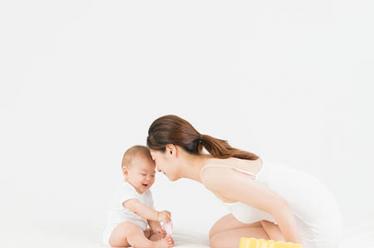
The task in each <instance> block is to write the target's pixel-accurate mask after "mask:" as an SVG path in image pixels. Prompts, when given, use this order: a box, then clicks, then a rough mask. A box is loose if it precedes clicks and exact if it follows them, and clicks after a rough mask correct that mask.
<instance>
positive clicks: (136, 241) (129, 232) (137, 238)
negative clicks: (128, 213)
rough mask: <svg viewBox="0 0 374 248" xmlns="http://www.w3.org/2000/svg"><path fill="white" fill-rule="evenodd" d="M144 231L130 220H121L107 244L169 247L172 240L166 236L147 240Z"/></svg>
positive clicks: (113, 245) (156, 247)
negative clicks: (156, 239) (155, 239)
mask: <svg viewBox="0 0 374 248" xmlns="http://www.w3.org/2000/svg"><path fill="white" fill-rule="evenodd" d="M146 235H147V236H148V235H149V234H148V233H145V232H143V231H142V229H140V227H138V226H137V225H135V224H133V223H131V222H127V221H125V222H122V223H121V224H119V225H118V226H117V227H116V228H114V230H113V232H112V234H111V236H110V239H109V244H110V245H111V246H112V247H130V246H133V247H149V248H164V247H165V248H166V247H171V246H172V242H171V241H170V240H169V239H168V238H164V239H161V240H159V241H156V242H154V241H151V240H149V239H148V238H147V237H146Z"/></svg>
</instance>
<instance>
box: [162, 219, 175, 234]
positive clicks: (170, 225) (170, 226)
mask: <svg viewBox="0 0 374 248" xmlns="http://www.w3.org/2000/svg"><path fill="white" fill-rule="evenodd" d="M161 226H162V229H164V230H165V232H166V234H167V235H169V236H171V235H172V234H173V223H172V222H171V221H170V222H166V223H161Z"/></svg>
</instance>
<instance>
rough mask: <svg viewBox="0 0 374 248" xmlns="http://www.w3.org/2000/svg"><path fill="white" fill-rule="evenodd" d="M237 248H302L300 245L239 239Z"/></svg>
mask: <svg viewBox="0 0 374 248" xmlns="http://www.w3.org/2000/svg"><path fill="white" fill-rule="evenodd" d="M239 248H302V246H301V245H300V244H295V243H291V242H282V241H274V240H265V239H255V238H245V237H243V238H241V239H240V243H239Z"/></svg>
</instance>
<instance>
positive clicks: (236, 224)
mask: <svg viewBox="0 0 374 248" xmlns="http://www.w3.org/2000/svg"><path fill="white" fill-rule="evenodd" d="M261 226H262V225H261V222H254V223H251V224H245V223H242V222H240V221H238V220H237V219H235V217H234V216H233V215H232V214H228V215H225V216H223V217H222V218H221V219H219V220H218V221H217V222H216V223H215V224H214V225H213V226H212V227H211V228H210V231H209V238H211V237H213V236H214V235H216V234H217V233H220V232H222V231H227V230H231V229H237V228H243V227H261Z"/></svg>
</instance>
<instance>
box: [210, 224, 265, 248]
mask: <svg viewBox="0 0 374 248" xmlns="http://www.w3.org/2000/svg"><path fill="white" fill-rule="evenodd" d="M241 237H251V238H257V239H269V236H268V235H267V234H266V232H265V231H264V229H263V228H262V227H243V228H235V229H231V230H226V231H222V232H220V233H217V234H216V235H214V236H213V237H212V238H211V239H210V247H211V248H237V247H239V241H240V238H241Z"/></svg>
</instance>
